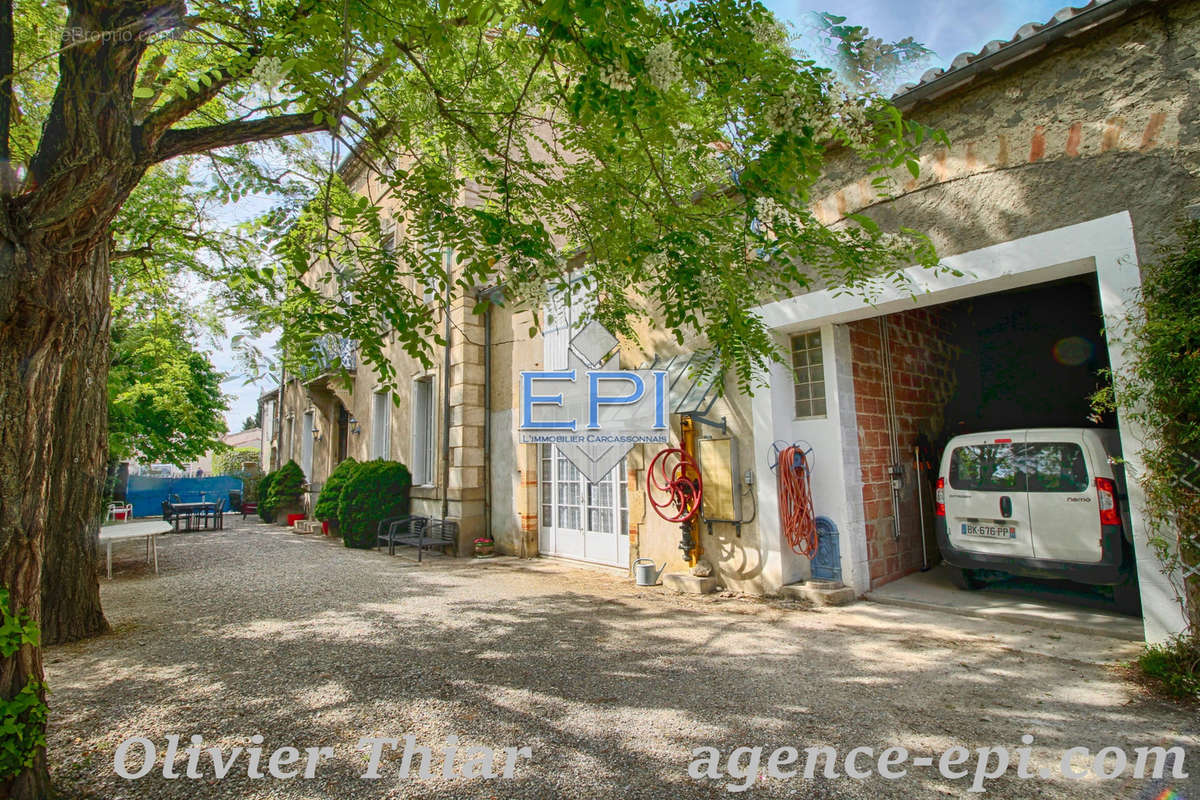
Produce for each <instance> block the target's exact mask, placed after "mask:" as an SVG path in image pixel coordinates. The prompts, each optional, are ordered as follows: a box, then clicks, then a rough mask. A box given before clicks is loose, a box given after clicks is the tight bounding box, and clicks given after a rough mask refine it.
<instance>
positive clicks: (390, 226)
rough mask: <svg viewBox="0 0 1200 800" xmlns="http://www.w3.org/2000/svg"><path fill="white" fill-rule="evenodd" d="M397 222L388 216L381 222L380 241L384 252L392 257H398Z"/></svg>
mask: <svg viewBox="0 0 1200 800" xmlns="http://www.w3.org/2000/svg"><path fill="white" fill-rule="evenodd" d="M396 238H397V235H396V220H394V219H392V217H391V216H386V217H384V218H383V219H382V220H380V222H379V239H380V242H379V244H380V246H381V247H382V248H383V251H384V252H385V253H387V254H388V255H390V256H395V255H396Z"/></svg>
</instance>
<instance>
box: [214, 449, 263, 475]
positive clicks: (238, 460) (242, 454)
mask: <svg viewBox="0 0 1200 800" xmlns="http://www.w3.org/2000/svg"><path fill="white" fill-rule="evenodd" d="M259 455H260V454H259V450H258V448H257V447H232V448H230V449H228V450H223V451H222V452H220V453H217V454H216V455H215V456H213V472H215V473H216V474H217V475H241V474H242V473H244V472H245V469H244V467H243V465H244V464H245V463H246V462H247V461H253V462H254V463H255V464H256V465H257V464H258V459H259Z"/></svg>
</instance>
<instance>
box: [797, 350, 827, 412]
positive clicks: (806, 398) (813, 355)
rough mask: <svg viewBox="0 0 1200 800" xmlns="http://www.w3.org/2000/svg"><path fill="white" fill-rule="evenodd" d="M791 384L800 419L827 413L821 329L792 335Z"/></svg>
mask: <svg viewBox="0 0 1200 800" xmlns="http://www.w3.org/2000/svg"><path fill="white" fill-rule="evenodd" d="M792 386H793V391H794V392H795V400H796V418H797V419H803V418H805V417H823V416H825V363H824V356H823V355H822V353H821V332H820V331H810V332H808V333H798V334H796V335H795V336H793V337H792Z"/></svg>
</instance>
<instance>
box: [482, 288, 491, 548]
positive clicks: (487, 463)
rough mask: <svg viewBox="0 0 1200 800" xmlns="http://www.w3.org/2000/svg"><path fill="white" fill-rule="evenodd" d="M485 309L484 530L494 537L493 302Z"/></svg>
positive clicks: (489, 536)
mask: <svg viewBox="0 0 1200 800" xmlns="http://www.w3.org/2000/svg"><path fill="white" fill-rule="evenodd" d="M488 300H489V302H488V305H487V308H485V309H484V311H483V530H484V535H485V536H487V537H488V538H489V539H491V538H492V304H491V302H490V301H491V298H488Z"/></svg>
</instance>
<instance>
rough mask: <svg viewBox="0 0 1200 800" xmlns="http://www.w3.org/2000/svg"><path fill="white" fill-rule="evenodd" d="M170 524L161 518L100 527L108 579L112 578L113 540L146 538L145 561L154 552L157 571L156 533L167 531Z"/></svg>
mask: <svg viewBox="0 0 1200 800" xmlns="http://www.w3.org/2000/svg"><path fill="white" fill-rule="evenodd" d="M171 529H172V525H171V523H169V522H165V521H163V520H161V519H159V520H151V521H149V522H126V523H123V524H117V525H105V526H103V527H102V528H100V544H103V545H106V546H107V547H108V579H109V580H110V581H111V580H112V546H113V542H120V541H124V540H125V539H145V540H146V563H147V564H149V563H150V557H151V553H153V554H154V572H155V573H157V572H158V535H159V534H160V533H169V532H170V531H171Z"/></svg>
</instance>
